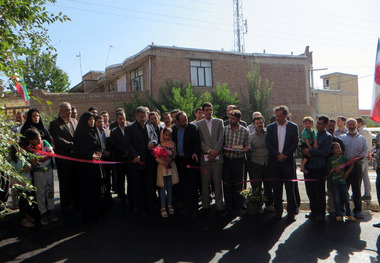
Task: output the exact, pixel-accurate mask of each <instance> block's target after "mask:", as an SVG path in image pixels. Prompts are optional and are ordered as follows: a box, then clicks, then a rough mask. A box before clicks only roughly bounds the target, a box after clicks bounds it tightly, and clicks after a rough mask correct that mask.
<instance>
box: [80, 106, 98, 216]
mask: <svg viewBox="0 0 380 263" xmlns="http://www.w3.org/2000/svg"><path fill="white" fill-rule="evenodd" d="M104 151H105V148H104V145H103V142H102V140H101V135H100V132H99V130H98V129H97V128H96V127H95V116H94V115H93V114H92V113H90V112H85V113H83V115H82V116H81V117H80V120H79V122H78V126H77V129H76V130H75V133H74V154H75V157H76V158H79V159H85V160H100V159H101V156H102V154H103V153H104ZM76 170H77V176H78V177H79V182H80V192H81V197H82V198H81V200H82V202H81V206H82V210H83V219H84V221H85V223H89V222H91V221H96V220H97V219H98V218H99V215H103V214H104V199H103V195H104V192H105V191H104V190H105V187H104V172H103V167H102V165H100V164H93V163H85V162H77V169H76Z"/></svg>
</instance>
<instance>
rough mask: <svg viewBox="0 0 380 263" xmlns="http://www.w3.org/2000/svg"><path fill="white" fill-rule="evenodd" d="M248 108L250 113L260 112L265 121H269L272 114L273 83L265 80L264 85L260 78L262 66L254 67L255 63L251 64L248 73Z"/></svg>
mask: <svg viewBox="0 0 380 263" xmlns="http://www.w3.org/2000/svg"><path fill="white" fill-rule="evenodd" d="M247 78H248V97H249V98H248V100H249V101H248V107H249V110H250V113H252V112H255V111H259V112H261V114H262V115H263V116H264V118H265V120H269V117H270V112H269V107H270V103H269V100H270V95H271V92H272V88H273V81H272V82H269V80H268V79H265V83H264V85H262V80H261V76H260V65H259V64H256V67H255V66H254V64H253V62H252V64H251V71H250V72H248V75H247Z"/></svg>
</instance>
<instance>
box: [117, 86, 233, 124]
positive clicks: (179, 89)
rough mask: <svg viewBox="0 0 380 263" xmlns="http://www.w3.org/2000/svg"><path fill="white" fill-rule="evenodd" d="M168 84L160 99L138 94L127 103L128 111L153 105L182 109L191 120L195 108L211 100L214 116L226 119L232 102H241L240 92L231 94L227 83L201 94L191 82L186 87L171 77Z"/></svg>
mask: <svg viewBox="0 0 380 263" xmlns="http://www.w3.org/2000/svg"><path fill="white" fill-rule="evenodd" d="M165 83H166V86H165V87H161V88H160V97H159V99H154V98H152V97H151V96H149V95H147V96H146V99H140V98H139V97H138V96H137V95H136V94H135V95H134V100H133V101H132V102H129V103H125V104H124V107H125V109H126V111H127V112H128V111H134V109H135V108H136V107H137V106H140V105H151V107H150V108H151V109H152V110H153V109H158V110H159V111H160V112H161V113H163V112H166V111H171V110H173V109H180V110H183V111H184V112H186V114H187V116H188V117H189V120H190V121H192V120H193V119H194V110H195V109H196V108H198V107H201V106H202V104H203V103H204V102H211V103H212V104H213V105H214V116H216V117H218V118H222V119H226V118H227V116H226V108H227V106H228V105H230V104H239V99H238V93H235V94H233V95H231V91H230V90H229V89H228V88H227V84H226V83H225V84H223V85H221V84H220V83H219V82H218V83H217V85H216V88H215V89H212V90H211V93H210V92H208V91H207V92H205V93H203V94H201V93H200V92H199V91H197V90H196V89H195V88H194V86H192V85H191V84H190V83H189V84H188V85H187V87H186V88H185V87H184V84H183V82H182V81H179V82H176V83H174V82H173V81H172V80H171V79H168V80H166V81H165Z"/></svg>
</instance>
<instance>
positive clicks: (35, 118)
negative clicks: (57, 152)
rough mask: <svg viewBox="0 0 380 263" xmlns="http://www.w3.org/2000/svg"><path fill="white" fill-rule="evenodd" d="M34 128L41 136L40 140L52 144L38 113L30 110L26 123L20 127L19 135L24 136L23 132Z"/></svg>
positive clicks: (34, 109)
mask: <svg viewBox="0 0 380 263" xmlns="http://www.w3.org/2000/svg"><path fill="white" fill-rule="evenodd" d="M32 127H35V128H36V129H37V130H38V132H39V133H40V135H41V139H42V140H46V141H48V142H49V143H50V144H52V140H51V136H50V133H49V131H48V129H47V128H46V127H45V125H44V124H43V122H42V118H41V116H40V112H39V111H38V110H37V109H36V108H31V109H30V110H29V111H28V115H27V117H26V121H25V123H24V125H22V127H21V131H20V133H21V134H22V135H25V131H26V130H27V129H29V128H32Z"/></svg>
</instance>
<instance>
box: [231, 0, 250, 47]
mask: <svg viewBox="0 0 380 263" xmlns="http://www.w3.org/2000/svg"><path fill="white" fill-rule="evenodd" d="M242 1H243V0H233V14H234V51H235V52H239V53H244V51H245V43H244V35H245V34H246V33H247V32H248V30H247V19H244V18H243V4H242Z"/></svg>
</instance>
